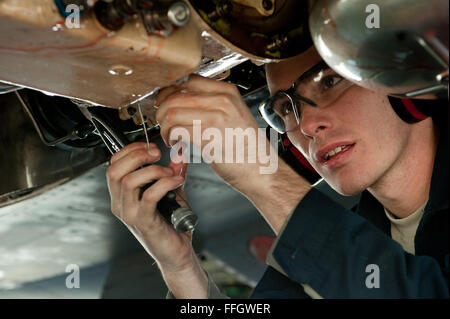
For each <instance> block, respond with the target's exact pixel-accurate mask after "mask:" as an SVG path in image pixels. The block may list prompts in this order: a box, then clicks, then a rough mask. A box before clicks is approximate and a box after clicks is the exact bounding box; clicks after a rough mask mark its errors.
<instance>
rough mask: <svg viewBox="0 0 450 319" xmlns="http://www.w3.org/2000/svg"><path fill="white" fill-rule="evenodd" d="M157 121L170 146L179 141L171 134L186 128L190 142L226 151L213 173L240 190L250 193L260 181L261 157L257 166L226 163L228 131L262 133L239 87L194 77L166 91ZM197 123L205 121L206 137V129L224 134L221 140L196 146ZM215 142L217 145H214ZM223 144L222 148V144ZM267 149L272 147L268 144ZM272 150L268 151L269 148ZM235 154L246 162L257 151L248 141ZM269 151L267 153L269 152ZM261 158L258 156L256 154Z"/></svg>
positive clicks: (161, 101) (164, 91) (221, 135)
mask: <svg viewBox="0 0 450 319" xmlns="http://www.w3.org/2000/svg"><path fill="white" fill-rule="evenodd" d="M155 107H157V108H158V111H157V112H156V120H157V122H158V123H159V124H160V127H161V137H162V138H163V140H164V141H165V142H166V144H170V145H173V144H175V143H176V142H177V141H171V140H170V133H171V131H172V130H173V129H174V128H180V127H182V128H184V129H186V130H187V131H188V132H189V133H190V137H191V140H190V142H192V143H194V145H195V146H197V147H199V148H200V149H203V146H205V145H204V144H208V146H209V147H211V148H212V147H213V146H217V147H218V148H220V149H221V150H222V161H221V162H220V163H215V162H213V163H211V168H212V169H213V171H214V172H215V173H216V174H217V175H219V176H220V177H222V178H223V179H224V180H225V181H226V182H227V183H229V184H230V185H231V186H233V187H234V188H236V189H237V190H239V191H241V192H243V193H248V192H249V191H251V188H253V186H254V183H253V181H255V180H256V179H258V178H259V176H258V175H260V174H259V168H260V166H261V164H260V163H258V156H255V157H256V159H257V163H253V164H249V163H236V164H235V163H224V162H225V150H224V149H223V148H224V147H225V129H226V128H229V129H236V128H241V129H242V130H244V131H245V130H246V129H250V130H252V131H253V132H254V133H255V134H257V133H258V124H257V122H256V120H255V118H254V117H253V115H252V113H251V112H250V110H249V109H248V107H247V105H246V104H245V102H244V101H243V100H242V97H241V95H240V93H239V91H238V89H237V88H236V86H234V85H232V84H229V83H226V82H220V81H216V80H213V79H208V78H204V77H201V76H197V75H192V76H191V78H190V80H189V81H188V82H186V83H183V84H181V85H179V86H172V87H168V88H166V89H164V90H162V91H161V92H160V94H159V96H158V98H157V100H156V102H155ZM194 120H196V121H198V120H200V121H201V127H202V132H201V133H202V135H203V133H204V131H205V129H208V128H214V129H216V131H217V132H220V137H221V139H219V138H216V137H213V138H211V140H210V141H209V140H206V141H205V139H203V138H202V139H201V143H202V145H196V142H197V141H195V140H193V136H194V133H193V123H194ZM213 143H214V144H213ZM219 144H220V145H219ZM263 147H266V148H268V147H269V144H268V143H267V144H266V145H264V146H263ZM267 150H268V149H267ZM233 151H234V153H235V154H236V152H241V153H242V154H243V155H244V156H243V157H244V159H245V158H247V156H248V154H249V153H248V152H251V153H252V154H254V153H255V152H257V149H250V148H249V147H248V141H247V139H245V142H244V145H243V148H240V149H236V148H235V147H233ZM265 151H266V150H265ZM255 155H257V153H256V154H255Z"/></svg>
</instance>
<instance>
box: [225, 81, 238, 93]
mask: <svg viewBox="0 0 450 319" xmlns="http://www.w3.org/2000/svg"><path fill="white" fill-rule="evenodd" d="M226 88H227V90H228V92H230V93H232V94H237V93H239V90H238V88H237V86H236V85H235V84H233V83H229V82H226Z"/></svg>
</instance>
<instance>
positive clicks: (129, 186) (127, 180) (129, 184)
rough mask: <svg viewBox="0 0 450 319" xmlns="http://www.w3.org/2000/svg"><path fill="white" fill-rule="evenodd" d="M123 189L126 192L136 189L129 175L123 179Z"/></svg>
mask: <svg viewBox="0 0 450 319" xmlns="http://www.w3.org/2000/svg"><path fill="white" fill-rule="evenodd" d="M121 184H122V188H123V189H125V190H132V189H133V188H134V184H133V179H132V178H131V177H130V176H129V175H127V176H125V177H124V178H122V183H121Z"/></svg>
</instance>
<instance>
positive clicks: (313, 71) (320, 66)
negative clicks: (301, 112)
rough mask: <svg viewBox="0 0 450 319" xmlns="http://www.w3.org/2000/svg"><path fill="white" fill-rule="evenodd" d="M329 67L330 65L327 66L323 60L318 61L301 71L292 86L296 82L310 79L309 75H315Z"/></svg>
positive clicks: (295, 84)
mask: <svg viewBox="0 0 450 319" xmlns="http://www.w3.org/2000/svg"><path fill="white" fill-rule="evenodd" d="M329 68H330V67H329V66H328V64H326V63H325V61H323V60H322V61H320V62H319V63H317V64H315V65H313V66H312V67H310V68H309V69H308V70H306V71H305V72H303V74H302V75H300V77H299V78H298V79H297V81H295V82H294V85H293V87H295V86H297V84H298V83H300V82H302V81H305V80H309V79H311V77H313V76H314V75H316V74H317V73H318V72H320V71H324V70H327V69H329Z"/></svg>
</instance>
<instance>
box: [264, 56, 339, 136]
mask: <svg viewBox="0 0 450 319" xmlns="http://www.w3.org/2000/svg"><path fill="white" fill-rule="evenodd" d="M329 68H330V67H329V66H328V65H327V64H326V63H325V61H321V62H319V63H317V64H315V65H314V66H312V67H311V68H309V69H308V70H307V71H305V72H303V73H302V74H301V75H300V76H299V77H298V79H297V80H295V82H294V83H293V84H292V85H291V87H290V88H289V89H287V90H279V91H277V92H276V93H275V94H274V95H272V96H270V97H269V98H267V99H265V100H264V102H263V103H261V105H260V106H259V113H260V115H261V116H262V117H263V118H264V116H263V115H262V113H261V109H262V108H263V107H264V106H265V105H266V104H267V103H268V102H269V101H271V100H272V103H273V100H274V98H275V97H276V96H277V95H279V94H285V95H286V96H287V97H288V98H289V100H290V101H291V103H292V106H293V111H294V115H295V118H296V120H297V123H299V121H300V114H299V111H298V103H297V102H298V101H301V102H304V103H306V104H307V105H309V106H312V107H317V104H316V103H315V102H314V101H312V100H310V99H308V98H307V97H304V96H301V95H300V94H298V93H297V89H298V86H299V85H300V83H301V82H302V81H303V80H305V79H307V78H308V77H310V76H311V75H312V74H315V73H316V72H320V71H323V70H326V69H329ZM264 120H265V121H266V122H267V124H269V125H270V126H271V127H272V125H271V124H270V123H269V122H268V121H267V120H266V119H265V118H264ZM273 128H274V127H273ZM274 129H275V130H277V129H276V128H274ZM277 131H278V130H277ZM289 131H291V130H289ZM289 131H288V130H287V129H286V131H285V132H279V133H282V134H284V133H287V132H289Z"/></svg>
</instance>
